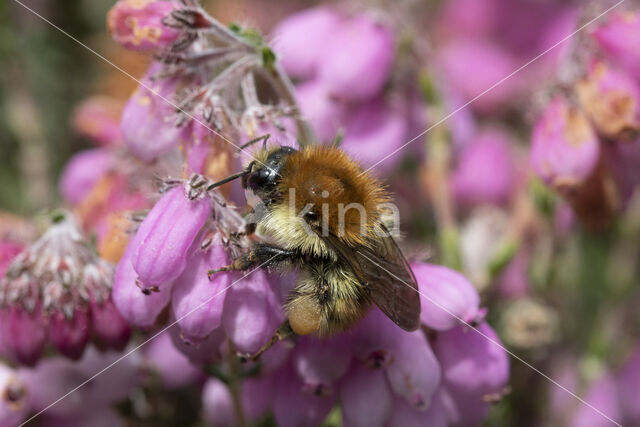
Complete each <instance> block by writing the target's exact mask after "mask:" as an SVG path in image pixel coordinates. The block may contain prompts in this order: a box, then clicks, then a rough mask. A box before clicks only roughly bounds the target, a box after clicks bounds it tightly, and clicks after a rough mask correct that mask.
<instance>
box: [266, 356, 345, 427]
mask: <svg viewBox="0 0 640 427" xmlns="http://www.w3.org/2000/svg"><path fill="white" fill-rule="evenodd" d="M303 388H304V385H303V384H302V382H301V381H300V380H299V379H298V377H297V376H296V374H295V372H293V370H292V369H291V368H290V367H285V368H284V369H283V370H281V371H280V372H279V373H277V374H276V377H275V384H274V387H273V391H272V393H273V415H274V417H275V420H276V424H277V425H278V426H282V427H295V426H309V425H320V424H321V423H322V421H324V419H325V418H326V417H327V415H328V414H329V412H330V411H331V408H333V405H334V402H335V395H332V396H318V395H315V394H311V393H305V392H303V391H302V390H303Z"/></svg>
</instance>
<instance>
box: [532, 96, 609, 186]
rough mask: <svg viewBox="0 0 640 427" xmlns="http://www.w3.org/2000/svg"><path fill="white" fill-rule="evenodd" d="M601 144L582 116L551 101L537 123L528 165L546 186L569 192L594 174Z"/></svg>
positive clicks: (575, 109)
mask: <svg viewBox="0 0 640 427" xmlns="http://www.w3.org/2000/svg"><path fill="white" fill-rule="evenodd" d="M599 155H600V144H599V142H598V138H597V136H596V134H595V132H594V130H593V129H592V127H591V125H590V124H589V121H588V120H587V118H586V117H585V115H584V113H582V112H581V111H580V110H578V109H577V108H576V107H572V106H570V105H569V104H568V103H567V101H565V100H563V99H562V98H556V99H554V100H553V101H552V102H551V103H550V104H549V105H548V106H547V107H546V109H545V111H544V112H543V113H542V115H541V117H540V118H539V119H538V121H537V122H536V125H535V127H534V130H533V136H532V140H531V165H532V167H533V170H534V171H535V172H536V173H537V174H538V176H540V178H542V179H543V180H544V181H545V182H546V183H547V184H549V185H551V186H553V187H554V188H556V189H558V190H560V191H563V192H570V191H571V190H573V189H575V187H577V186H579V185H580V184H581V183H583V182H584V181H585V180H586V179H587V178H588V177H589V175H590V174H591V173H592V172H593V171H594V169H595V167H596V165H597V163H598V157H599Z"/></svg>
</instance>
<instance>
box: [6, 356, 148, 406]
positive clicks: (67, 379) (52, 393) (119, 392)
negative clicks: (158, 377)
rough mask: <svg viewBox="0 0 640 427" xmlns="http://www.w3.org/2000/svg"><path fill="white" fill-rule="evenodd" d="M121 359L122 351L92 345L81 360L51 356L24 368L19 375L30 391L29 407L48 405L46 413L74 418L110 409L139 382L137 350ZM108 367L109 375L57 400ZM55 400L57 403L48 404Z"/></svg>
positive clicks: (95, 379) (99, 376) (101, 376)
mask: <svg viewBox="0 0 640 427" xmlns="http://www.w3.org/2000/svg"><path fill="white" fill-rule="evenodd" d="M119 358H120V354H119V353H115V352H107V353H99V352H97V351H96V350H95V349H93V348H91V347H90V348H89V349H88V350H87V351H86V352H85V353H84V355H83V357H82V359H80V360H79V361H70V360H68V359H64V358H61V357H52V358H48V359H45V360H43V361H42V362H41V363H39V364H38V366H37V367H35V368H21V369H20V370H19V376H20V378H21V379H22V380H23V381H24V384H25V385H26V388H27V390H29V404H30V409H31V410H32V411H42V410H44V409H45V408H46V411H47V415H50V416H54V417H73V416H76V415H80V414H84V413H86V411H87V410H94V411H96V410H100V409H101V408H107V407H109V406H111V405H113V404H114V403H116V402H118V401H120V400H122V399H124V398H125V397H126V396H127V395H128V394H129V393H130V391H131V390H132V388H133V387H135V386H136V385H138V384H139V382H140V376H139V375H138V370H139V361H138V356H137V355H136V354H135V353H133V354H131V355H130V356H128V357H126V358H122V360H118V359H119ZM115 361H118V362H117V363H114V362H115ZM111 364H113V365H112V366H110V365H111ZM106 366H110V369H109V372H108V373H107V374H106V375H98V376H96V377H95V378H93V379H92V380H91V385H90V386H87V387H84V388H83V389H82V390H80V391H79V392H75V393H73V395H71V396H70V397H69V398H68V399H63V400H60V401H59V402H56V401H57V400H58V399H59V398H60V396H63V395H65V394H66V393H68V392H69V391H70V390H72V389H74V388H75V387H77V386H78V385H79V384H81V383H82V382H83V381H85V380H88V379H89V378H91V377H92V376H93V375H95V374H96V373H97V372H99V371H100V370H101V369H103V368H105V367H106ZM53 402H56V404H55V405H53V406H50V407H49V405H51V403H53Z"/></svg>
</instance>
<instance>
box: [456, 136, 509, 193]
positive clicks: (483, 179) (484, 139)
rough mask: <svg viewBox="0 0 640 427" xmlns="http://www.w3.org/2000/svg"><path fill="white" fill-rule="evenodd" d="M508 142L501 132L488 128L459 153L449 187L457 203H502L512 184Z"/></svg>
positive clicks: (507, 138)
mask: <svg viewBox="0 0 640 427" xmlns="http://www.w3.org/2000/svg"><path fill="white" fill-rule="evenodd" d="M510 145H511V141H510V140H509V137H508V136H507V135H506V134H505V133H504V132H502V131H500V130H497V129H489V130H486V131H484V132H481V133H480V134H478V135H477V136H476V137H475V138H474V140H473V141H472V142H471V143H470V144H469V145H467V146H465V147H464V148H463V150H462V152H461V153H460V157H459V159H458V164H457V166H456V168H455V170H454V171H453V175H452V180H453V182H452V185H453V191H454V194H455V197H456V199H457V201H458V202H459V203H463V204H479V203H493V204H503V203H505V202H506V201H508V200H509V198H510V196H511V194H512V192H513V190H514V184H515V164H514V159H513V154H512V153H511V149H510Z"/></svg>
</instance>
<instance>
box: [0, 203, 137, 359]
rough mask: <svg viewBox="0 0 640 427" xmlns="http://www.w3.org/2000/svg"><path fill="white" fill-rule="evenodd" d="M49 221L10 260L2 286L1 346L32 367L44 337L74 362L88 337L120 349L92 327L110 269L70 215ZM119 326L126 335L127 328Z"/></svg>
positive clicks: (105, 292) (108, 282) (106, 289)
mask: <svg viewBox="0 0 640 427" xmlns="http://www.w3.org/2000/svg"><path fill="white" fill-rule="evenodd" d="M53 220H54V222H53V224H52V225H51V226H50V228H49V229H48V230H47V231H46V232H45V233H44V234H43V235H42V237H40V239H39V240H38V241H36V242H35V243H33V244H31V245H30V246H28V247H26V248H25V249H24V250H23V251H22V252H21V253H20V254H18V255H17V256H16V257H15V258H14V259H13V261H12V262H11V264H10V265H9V267H8V269H7V272H6V274H5V276H4V277H3V278H2V281H1V282H0V297H1V299H0V301H1V308H0V316H1V317H2V318H3V319H4V321H3V322H2V328H1V329H2V336H3V341H4V343H5V345H6V346H7V347H8V349H9V351H10V353H11V354H12V356H14V357H15V358H16V359H17V360H18V361H19V362H21V363H24V364H27V365H34V364H35V363H36V361H37V359H38V358H39V356H40V353H41V352H42V350H43V348H44V344H45V341H46V337H47V336H48V339H49V342H50V343H51V344H52V345H53V346H54V347H56V348H57V349H58V351H59V352H60V353H62V354H64V355H65V356H67V357H70V358H72V359H78V358H80V357H81V356H82V354H83V351H84V348H85V346H86V344H87V343H88V341H89V339H90V337H91V335H92V332H94V333H95V336H96V339H97V340H100V341H101V342H102V343H103V344H106V345H107V346H111V345H113V346H116V347H121V341H122V340H118V341H117V342H114V341H111V340H110V338H111V337H109V336H108V335H103V332H104V331H105V330H104V329H103V328H102V327H101V325H98V327H97V328H96V327H94V325H92V314H91V306H92V304H105V303H107V301H109V299H110V293H111V283H112V282H111V281H112V277H113V268H112V266H111V265H110V264H109V263H107V262H106V261H104V260H102V259H100V258H98V257H97V256H96V255H95V254H94V253H93V252H92V250H91V249H90V247H89V245H88V243H87V242H86V241H85V240H84V237H83V236H82V234H81V233H80V231H79V230H78V228H77V225H76V224H75V221H74V219H73V218H72V217H71V215H70V214H69V213H66V212H61V213H56V214H54V218H53ZM113 316H117V314H116V313H114V314H113ZM96 319H98V317H96ZM119 325H120V326H119V328H120V330H121V331H120V333H121V334H122V335H124V336H126V334H127V332H126V331H125V330H126V325H124V323H122V322H119Z"/></svg>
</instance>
